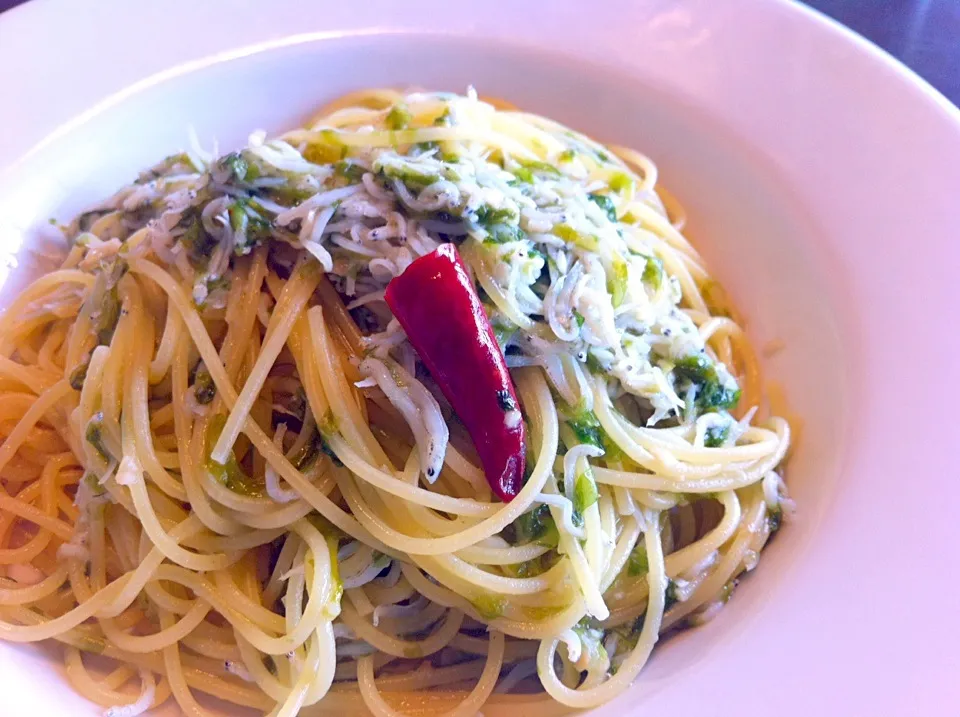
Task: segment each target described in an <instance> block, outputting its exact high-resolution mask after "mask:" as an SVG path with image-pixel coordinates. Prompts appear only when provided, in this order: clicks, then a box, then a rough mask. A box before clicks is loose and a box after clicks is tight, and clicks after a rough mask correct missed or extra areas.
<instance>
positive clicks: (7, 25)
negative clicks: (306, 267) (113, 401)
mask: <svg viewBox="0 0 960 717" xmlns="http://www.w3.org/2000/svg"><path fill="white" fill-rule="evenodd" d="M228 5H229V9H227V7H228ZM485 5H486V6H487V8H488V9H487V12H486V14H485V16H484V19H476V18H469V17H468V12H467V10H465V9H453V8H449V7H445V6H443V5H441V4H434V3H426V2H408V3H405V4H404V5H403V7H402V9H400V8H398V7H394V6H393V4H392V3H390V4H388V3H382V4H378V3H368V4H366V5H365V6H364V7H362V8H356V7H350V8H349V11H348V10H347V8H345V7H344V8H339V9H337V8H332V7H331V8H323V10H322V11H321V10H320V9H319V8H318V9H316V10H311V9H309V8H306V7H304V4H303V3H299V2H296V1H295V0H291V1H290V2H275V3H273V4H272V5H271V8H270V10H269V13H267V11H265V10H263V9H261V8H262V7H263V6H262V5H260V4H256V5H255V4H254V3H228V2H227V1H226V0H223V1H222V2H221V1H219V0H218V1H215V2H209V1H208V2H205V3H203V4H198V3H191V2H179V1H178V2H172V3H166V4H164V6H163V9H162V11H161V10H159V9H154V6H153V5H152V4H150V5H145V6H143V7H137V8H134V7H133V5H132V4H130V5H129V6H128V4H127V3H123V2H120V1H119V0H118V1H117V2H101V3H100V4H99V7H101V8H102V11H101V12H98V13H89V12H85V11H82V10H81V9H80V8H75V7H74V6H73V5H72V4H68V3H66V2H46V3H39V4H36V5H35V4H33V3H31V4H30V5H27V6H25V7H23V8H20V9H17V10H15V11H13V12H12V13H8V14H6V15H4V16H2V17H0V67H4V68H6V69H5V70H4V72H6V73H7V74H8V75H10V76H9V77H6V76H5V77H3V79H2V85H0V88H2V90H3V96H4V98H5V102H4V104H3V105H2V106H0V127H4V128H5V132H4V133H3V135H2V137H0V166H3V165H7V164H12V163H13V162H14V161H15V160H17V158H18V157H21V155H23V154H25V153H26V156H24V157H21V158H20V159H19V160H17V163H16V165H15V166H11V167H9V168H8V169H7V170H6V172H4V173H3V174H2V175H0V248H2V249H4V250H6V251H11V250H16V247H17V246H19V245H20V244H21V243H23V244H24V245H25V246H27V247H36V246H37V242H38V239H37V237H38V236H39V235H40V233H41V232H42V229H43V227H44V226H45V224H46V219H47V218H48V217H49V216H56V217H59V218H66V217H68V216H69V215H70V214H71V213H72V212H74V211H76V210H77V209H80V208H82V207H83V206H84V205H85V204H87V203H89V202H90V201H92V200H95V199H98V198H100V197H102V196H104V195H106V194H108V193H109V192H111V191H112V190H113V189H115V188H116V187H118V186H119V185H120V184H121V183H123V182H126V181H128V180H129V179H130V178H131V177H133V176H135V175H136V173H137V171H138V170H139V169H141V168H142V167H144V166H146V165H148V164H149V163H151V162H152V161H154V160H156V159H158V158H160V157H162V156H163V155H165V154H168V153H170V152H171V151H174V150H176V149H178V148H180V147H181V146H182V145H183V144H184V143H185V138H186V128H187V126H188V125H192V126H193V127H195V128H196V130H197V133H198V134H199V136H200V138H201V141H202V142H204V143H209V142H210V141H211V140H212V139H213V138H214V137H216V138H217V139H218V140H219V142H220V145H221V146H222V147H232V146H235V145H236V144H238V143H240V142H242V141H243V140H244V138H245V136H246V134H247V133H248V132H249V130H251V129H253V128H255V127H263V128H265V129H268V130H273V131H275V130H280V129H284V128H287V127H291V126H293V125H294V124H295V123H296V122H297V121H298V120H300V119H302V118H303V117H304V116H305V115H306V114H308V113H309V112H310V111H311V110H312V109H313V108H315V107H316V106H317V104H319V103H321V102H322V101H324V100H327V99H330V98H332V97H334V96H336V95H337V94H340V93H342V92H344V91H347V90H351V89H357V88H359V87H363V86H376V85H409V84H416V85H420V86H425V87H430V88H437V89H453V90H462V89H463V88H464V87H465V86H466V85H467V84H468V83H473V84H474V85H476V86H477V87H478V89H479V90H480V92H481V93H484V94H490V95H497V96H502V97H505V98H506V99H509V100H511V101H513V102H515V103H517V104H519V105H521V106H522V107H523V108H525V109H530V110H533V111H536V112H539V113H542V114H547V115H549V116H552V117H555V118H556V119H559V120H561V121H564V122H566V123H568V124H570V125H571V126H573V127H575V128H577V129H580V130H583V131H586V132H587V133H589V134H592V135H594V136H596V137H598V138H599V139H601V140H605V141H612V142H618V143H625V144H630V145H632V146H635V147H637V148H638V149H641V150H643V151H645V152H647V153H648V154H650V155H651V156H652V157H653V158H654V159H655V160H656V161H657V162H658V164H659V165H660V167H661V170H662V173H663V181H664V182H665V184H666V186H667V187H669V188H670V189H671V190H672V191H673V192H674V193H675V194H677V195H678V197H679V198H680V199H681V201H683V202H684V204H685V205H686V207H687V209H688V211H689V212H690V230H689V234H690V235H691V237H692V239H693V241H694V242H695V243H696V244H697V246H698V247H699V248H701V250H702V251H703V253H704V254H705V256H706V257H707V259H708V262H709V264H710V266H711V267H712V269H713V271H714V273H715V274H716V275H717V276H718V277H719V278H720V279H721V280H722V282H723V283H724V285H725V287H726V288H727V290H728V291H729V293H730V294H731V295H732V297H733V299H734V302H735V303H736V304H737V305H738V306H739V307H740V309H741V310H742V311H743V313H744V314H745V315H746V317H747V319H748V329H749V332H750V334H751V336H752V338H753V340H754V342H755V345H756V346H757V348H758V349H759V348H762V347H763V345H764V344H765V343H766V342H768V341H770V340H773V339H779V340H782V341H783V342H784V343H785V344H786V349H785V350H783V351H782V352H780V353H778V354H777V355H776V356H775V357H774V358H772V359H770V360H766V361H765V362H764V366H765V370H766V373H767V378H770V379H776V380H777V381H778V382H780V383H782V384H783V385H784V387H785V389H786V392H787V395H788V398H789V400H790V407H791V410H792V412H794V413H796V414H797V415H798V416H799V418H800V422H801V425H802V431H801V440H800V442H799V444H798V446H797V450H796V456H795V459H794V460H793V461H792V462H791V464H790V472H789V476H788V481H789V484H790V486H791V489H792V491H793V493H794V496H795V498H796V499H797V501H798V503H799V504H800V514H799V516H798V519H797V520H796V521H795V522H794V523H793V524H791V525H790V526H788V528H787V529H786V530H785V531H784V532H783V533H782V534H781V535H779V536H778V537H777V539H776V540H775V541H774V542H773V544H772V545H771V547H770V549H769V551H767V552H765V553H764V556H763V558H762V560H761V563H760V567H759V569H758V571H757V572H756V573H755V574H753V575H752V576H750V578H749V579H748V580H747V581H745V583H744V584H743V585H742V586H741V588H740V589H739V590H738V591H737V593H736V598H735V599H734V600H733V601H732V602H731V603H730V605H729V607H728V609H727V610H725V611H724V612H722V613H721V615H720V617H719V618H718V619H717V620H715V621H714V622H712V623H710V624H709V625H707V626H706V627H703V628H700V629H698V630H695V631H690V632H688V633H685V634H683V635H681V636H679V637H678V638H674V639H671V640H670V641H669V642H667V643H666V644H665V645H664V646H663V647H662V649H658V650H657V651H656V652H655V654H654V657H653V659H652V661H651V663H650V665H649V666H648V667H647V669H646V670H645V671H644V673H643V674H642V675H641V678H640V680H639V681H638V683H637V685H636V686H635V687H634V688H633V689H632V690H631V691H630V692H629V693H628V694H627V695H625V696H623V697H621V698H620V699H619V700H617V701H616V702H614V703H613V708H612V709H610V711H609V712H605V713H607V714H609V713H614V714H629V713H631V712H632V711H636V712H638V713H639V712H640V711H641V708H642V709H643V711H644V713H646V712H647V711H648V712H649V713H651V714H654V713H656V711H657V710H662V711H666V710H669V711H670V713H671V714H674V715H694V714H696V715H704V714H733V713H739V714H746V715H766V714H769V713H770V712H771V711H776V712H778V713H780V714H785V715H794V714H796V715H801V714H803V715H807V714H809V712H810V710H811V709H818V708H819V709H820V710H824V709H826V710H827V711H828V712H829V713H857V714H904V715H905V714H921V713H922V714H939V713H942V714H951V713H952V710H951V708H950V707H949V706H950V705H954V706H955V705H956V704H957V703H958V701H960V700H958V696H960V687H958V686H957V684H956V683H954V682H953V681H952V679H951V680H950V681H948V677H952V676H953V675H956V674H958V671H960V670H958V668H960V664H958V658H957V657H956V656H955V655H956V651H955V649H953V648H954V646H955V645H956V644H957V639H958V638H960V620H958V618H957V617H956V611H955V609H954V606H953V601H952V600H951V598H950V595H951V587H952V586H951V585H950V583H949V581H950V580H951V579H952V576H953V574H955V571H956V570H957V569H958V568H960V565H958V560H957V548H956V545H958V544H960V529H958V527H957V525H956V524H954V523H953V522H951V520H950V517H949V515H948V516H946V517H941V516H940V515H939V511H937V510H936V509H937V508H939V507H940V505H939V504H949V502H950V501H951V499H958V498H960V484H958V483H957V482H956V481H955V480H954V479H953V473H954V472H955V469H954V467H953V464H954V461H953V460H952V455H951V442H953V441H955V439H956V438H955V437H956V429H955V426H956V423H957V421H956V419H955V418H953V408H952V407H953V405H955V404H956V403H957V400H958V399H960V384H958V380H957V378H956V374H955V373H952V372H951V371H950V368H951V367H950V363H951V362H952V357H953V356H955V355H957V349H958V348H960V342H958V339H957V337H956V330H957V329H958V328H960V327H958V322H957V320H956V319H955V318H954V313H953V309H954V308H955V307H956V306H957V305H958V303H960V291H958V289H957V288H956V287H955V285H954V283H953V275H954V274H955V272H956V270H957V269H958V268H960V250H958V249H957V248H956V245H955V242H954V235H955V233H956V227H957V226H960V206H958V203H957V202H956V201H955V200H954V196H955V193H956V189H957V187H960V119H958V114H960V113H958V112H957V111H956V110H955V109H954V108H952V107H950V106H949V105H948V104H946V102H945V101H944V100H942V98H940V97H939V96H938V95H936V94H935V93H934V92H933V91H932V90H930V89H929V88H928V87H927V86H926V85H924V84H923V83H921V82H920V81H919V80H917V79H916V78H915V77H914V76H913V75H911V74H910V73H908V72H907V71H906V70H904V69H903V68H901V67H900V66H899V65H896V64H895V63H893V62H892V61H891V60H889V58H887V57H886V56H884V55H882V54H880V53H879V52H878V51H876V50H875V49H873V48H872V47H871V46H869V45H867V44H866V43H864V42H863V41H861V40H858V39H856V38H854V37H852V36H851V35H849V34H847V33H845V32H843V31H841V30H839V29H838V28H837V27H836V26H834V25H832V24H830V23H828V22H826V21H824V20H822V19H820V18H819V17H818V16H816V15H814V14H812V13H810V12H808V11H804V10H801V9H798V8H797V7H796V6H793V5H790V4H787V3H782V2H770V1H769V0H766V1H761V0H756V1H754V0H725V1H724V2H716V1H712V2H711V1H708V0H703V1H702V2H693V1H688V2H647V3H644V4H643V7H634V8H630V7H628V6H627V4H622V6H621V4H618V3H608V5H607V6H605V7H607V10H606V12H605V13H604V14H603V16H600V14H599V13H598V12H593V13H591V14H585V13H584V12H583V11H582V10H581V9H580V5H579V4H578V3H577V2H575V0H564V1H563V2H556V3H553V4H552V5H551V6H550V10H549V12H547V10H546V9H545V8H544V9H540V8H539V6H536V7H535V6H533V5H531V6H529V8H528V9H526V10H524V9H518V8H517V7H515V6H513V5H510V4H508V3H506V2H502V3H498V2H493V3H485ZM157 7H159V6H157ZM181 11H182V12H181ZM468 20H469V22H468ZM41 28H42V30H43V32H44V34H45V46H46V47H47V48H48V50H47V52H46V53H45V54H42V55H38V54H37V53H36V51H35V47H34V43H35V41H36V38H37V37H38V36H39V33H40V32H41ZM449 28H456V31H455V32H454V33H450V32H449ZM308 30H317V31H323V32H318V33H317V34H315V35H304V34H303V33H304V32H305V31H308ZM296 33H299V35H296V36H293V35H294V34H296ZM201 37H202V42H201V41H198V39H199V38H201ZM285 37H286V38H287V39H281V38H285ZM98 38H99V40H98ZM108 40H109V42H108ZM264 40H270V42H269V43H266V44H261V45H259V46H255V47H251V46H250V45H251V43H255V42H260V41H264ZM106 45H109V48H110V49H109V51H108V52H104V51H101V50H100V49H99V47H103V46H106ZM242 47H247V48H248V49H245V50H242V51H238V52H234V51H233V49H234V48H242ZM51 48H53V49H51ZM561 49H562V51H563V54H560V50H561ZM227 51H230V52H227ZM218 52H220V53H222V54H221V55H219V56H214V53H218ZM201 58H212V59H210V60H203V61H199V60H200V59H201ZM188 61H191V64H189V65H184V63H186V62H188ZM15 66H16V67H18V68H19V69H18V71H17V73H16V74H15V75H14V74H13V73H12V72H11V68H13V67H15ZM167 68H175V69H172V70H170V71H168V72H165V74H164V75H163V76H161V77H154V78H153V79H149V80H147V81H144V82H142V83H140V84H139V85H136V86H133V87H130V86H131V83H134V82H135V81H139V80H141V79H142V78H145V77H147V76H149V75H152V74H153V73H156V72H159V71H161V70H166V69H167ZM124 88H127V89H124ZM120 90H122V92H121V94H119V95H114V93H116V92H117V91H120ZM111 95H114V96H113V97H112V98H111V99H109V100H107V101H106V102H104V103H103V104H102V105H101V106H99V107H97V108H95V109H94V110H92V111H89V112H86V110H88V108H90V107H93V106H94V105H95V104H97V103H99V102H101V101H102V100H105V99H106V98H108V97H109V96H111ZM58 127H59V128H60V129H57V130H56V131H55V132H54V133H53V136H52V137H48V135H50V133H51V131H53V130H55V128H58ZM45 137H46V138H47V139H44V138H45ZM40 140H43V142H42V144H41V146H39V147H37V148H35V149H33V150H32V151H30V152H29V153H27V150H28V149H30V147H31V146H32V145H34V144H35V143H37V142H38V141H40ZM32 258H33V255H32V254H30V253H29V252H26V253H24V252H21V254H20V256H19V261H20V264H21V269H22V271H18V272H14V273H12V274H11V275H10V277H9V278H8V280H7V281H6V283H5V284H4V285H3V288H2V293H3V298H4V299H5V300H9V297H10V295H11V293H12V292H13V291H14V290H15V288H16V287H18V286H22V283H23V281H24V280H25V279H26V278H27V276H26V275H27V274H28V273H30V271H31V270H33V269H34V268H35V265H34V263H33V262H32ZM934 501H935V502H934ZM944 582H945V583H946V584H943V583H944ZM948 648H949V649H948ZM42 654H43V653H42V652H41V651H38V650H36V649H35V648H32V647H12V646H9V645H6V644H0V687H2V688H5V689H4V695H5V700H4V702H5V704H4V706H5V707H6V708H7V709H9V710H10V713H11V714H20V713H21V710H22V711H24V712H25V711H26V709H27V708H28V707H29V708H30V709H31V710H32V711H33V713H37V714H55V713H59V712H64V711H69V713H70V714H87V713H89V714H96V713H97V710H96V709H95V708H94V707H92V706H91V705H89V704H88V703H86V702H84V701H83V700H82V699H80V698H78V697H77V696H75V695H74V694H73V693H72V691H71V690H70V688H69V687H68V686H67V685H66V683H65V682H64V681H63V679H62V678H61V677H59V676H56V675H55V674H54V672H55V670H56V666H50V664H49V663H47V661H46V658H44V657H43V656H42ZM26 686H30V687H26ZM881 686H882V687H881ZM18 705H19V706H20V709H18V708H17V706H18Z"/></svg>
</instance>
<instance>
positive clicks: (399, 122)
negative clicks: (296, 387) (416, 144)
mask: <svg viewBox="0 0 960 717" xmlns="http://www.w3.org/2000/svg"><path fill="white" fill-rule="evenodd" d="M412 120H413V115H412V114H410V110H409V109H407V106H406V105H405V104H404V103H403V102H398V103H397V104H395V105H394V106H393V107H391V108H390V111H389V112H388V113H387V119H386V124H387V127H388V128H389V129H392V130H398V129H406V128H407V127H408V126H410V122H411V121H412Z"/></svg>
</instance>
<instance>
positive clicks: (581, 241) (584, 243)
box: [552, 224, 600, 252]
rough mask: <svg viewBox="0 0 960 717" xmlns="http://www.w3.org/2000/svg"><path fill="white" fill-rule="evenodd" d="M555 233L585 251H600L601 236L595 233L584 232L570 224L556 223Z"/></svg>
mask: <svg viewBox="0 0 960 717" xmlns="http://www.w3.org/2000/svg"><path fill="white" fill-rule="evenodd" d="M552 231H553V233H554V234H555V235H556V236H557V237H559V238H560V239H563V240H564V241H565V242H568V243H569V244H573V245H574V246H578V247H580V248H581V249H584V250H585V251H593V252H595V251H599V249H600V238H599V237H597V236H596V235H594V234H584V233H583V232H578V231H577V230H576V229H574V228H573V227H572V226H570V225H569V224H555V225H554V226H553V230H552Z"/></svg>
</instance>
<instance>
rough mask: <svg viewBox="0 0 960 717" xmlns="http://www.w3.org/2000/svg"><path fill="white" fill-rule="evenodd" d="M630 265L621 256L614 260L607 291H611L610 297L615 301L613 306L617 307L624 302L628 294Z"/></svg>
mask: <svg viewBox="0 0 960 717" xmlns="http://www.w3.org/2000/svg"><path fill="white" fill-rule="evenodd" d="M629 273H630V270H629V267H628V266H627V262H625V261H624V260H623V259H621V258H620V257H619V256H618V257H617V258H616V259H614V260H613V267H612V271H611V272H610V276H609V277H608V278H607V291H609V292H610V299H611V301H612V302H613V308H617V307H618V306H620V304H622V303H623V300H624V298H625V297H626V295H627V281H628V279H629Z"/></svg>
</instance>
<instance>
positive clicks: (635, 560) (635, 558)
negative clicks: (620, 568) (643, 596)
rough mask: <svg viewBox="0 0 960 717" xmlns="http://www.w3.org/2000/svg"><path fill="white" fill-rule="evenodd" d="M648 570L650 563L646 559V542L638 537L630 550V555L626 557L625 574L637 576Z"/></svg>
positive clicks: (644, 573)
mask: <svg viewBox="0 0 960 717" xmlns="http://www.w3.org/2000/svg"><path fill="white" fill-rule="evenodd" d="M649 571H650V563H649V561H648V559H647V544H646V543H645V542H644V541H643V539H640V540H639V541H637V544H636V545H635V546H634V548H633V550H632V551H630V557H629V558H627V575H629V576H631V577H637V576H638V575H646V574H647V573H648V572H649Z"/></svg>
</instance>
